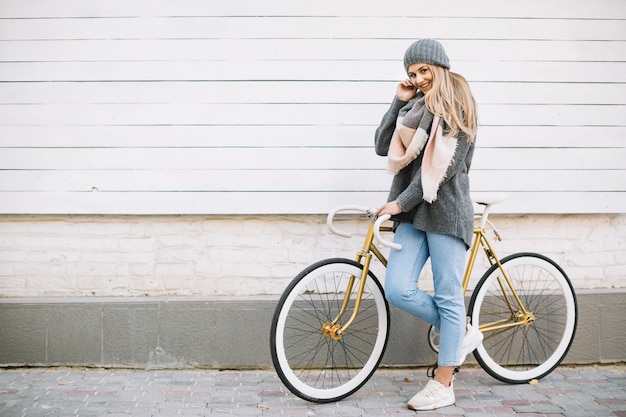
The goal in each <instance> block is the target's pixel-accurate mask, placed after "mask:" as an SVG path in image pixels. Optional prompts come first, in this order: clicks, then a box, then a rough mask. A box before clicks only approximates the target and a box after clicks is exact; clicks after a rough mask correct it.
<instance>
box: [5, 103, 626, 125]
mask: <svg viewBox="0 0 626 417" xmlns="http://www.w3.org/2000/svg"><path fill="white" fill-rule="evenodd" d="M387 108H388V105H382V104H334V103H327V104H308V103H290V104H275V103H268V104H246V103H242V104H230V103H224V104H191V105H188V104H179V105H174V104H141V105H136V104H102V105H45V104H42V105H15V106H4V108H0V125H5V126H11V125H14V126H15V125H26V126H28V125H46V126H54V125H76V126H81V125H83V126H84V125H161V124H165V125H237V124H247V125H372V124H375V125H377V124H378V121H379V120H380V118H381V117H382V115H383V114H384V113H385V111H386V110H387ZM480 118H481V123H483V124H487V125H509V126H510V125H513V126H524V125H542V126H626V106H618V105H607V106H603V105H525V104H515V105H513V104H507V105H490V104H485V105H481V106H480Z"/></svg>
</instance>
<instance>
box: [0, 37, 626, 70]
mask: <svg viewBox="0 0 626 417" xmlns="http://www.w3.org/2000/svg"><path fill="white" fill-rule="evenodd" d="M409 41H410V40H409V39H399V40H398V39H391V40H387V39H370V40H368V41H367V43H365V42H364V41H363V40H360V39H174V40H170V39H158V40H153V39H150V40H136V39H131V40H126V39H124V40H58V41H57V40H51V41H5V42H3V45H2V49H0V61H34V62H41V61H195V60H198V59H205V60H206V59H210V60H214V61H222V60H228V61H239V62H240V63H241V65H242V66H247V65H246V62H250V61H256V60H268V59H270V60H367V59H372V57H376V58H377V59H380V60H393V61H397V60H398V57H402V56H403V54H404V51H405V50H406V47H407V43H408V42H409ZM445 47H446V52H447V53H448V55H449V56H451V57H454V60H455V61H457V60H458V61H467V60H469V61H582V62H584V61H612V60H615V58H616V56H617V57H626V41H612V42H598V41H580V40H579V41H559V40H540V41H536V40H481V41H473V40H468V41H465V40H447V41H445Z"/></svg>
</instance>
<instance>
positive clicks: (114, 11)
mask: <svg viewBox="0 0 626 417" xmlns="http://www.w3.org/2000/svg"><path fill="white" fill-rule="evenodd" d="M445 14H446V15H448V16H458V17H468V16H471V17H474V16H477V17H480V16H483V17H484V16H493V17H535V18H545V17H560V18H587V19H591V18H626V6H624V3H623V2H621V1H619V0H588V1H586V2H570V1H565V0H558V1H551V2H545V1H540V0H531V1H526V2H524V3H509V2H494V1H491V0H478V1H472V2H471V3H468V2H466V1H462V0H454V1H450V2H447V7H446V8H445ZM144 15H148V16H168V17H169V16H313V17H316V16H407V15H408V16H411V15H427V16H428V15H431V16H441V15H442V5H441V4H440V3H437V2H432V3H428V2H426V3H423V4H422V3H420V7H419V8H417V9H416V8H415V3H414V2H411V1H407V0H403V1H395V2H389V3H386V4H384V7H381V6H380V4H379V3H368V2H362V1H357V0H349V1H342V2H336V1H332V0H322V1H316V2H307V3H302V2H293V1H289V0H280V1H276V0H273V1H271V2H259V1H257V0H235V1H229V2H211V3H210V7H207V3H206V1H204V0H179V1H175V2H173V1H167V0H136V1H133V2H128V1H126V0H109V1H107V2H106V4H105V5H104V4H100V3H95V4H94V3H90V2H85V1H83V0H63V1H60V0H55V1H47V2H27V1H14V2H12V3H11V7H2V8H0V17H19V18H26V17H30V18H33V17H35V18H36V17H111V16H118V17H136V16H144Z"/></svg>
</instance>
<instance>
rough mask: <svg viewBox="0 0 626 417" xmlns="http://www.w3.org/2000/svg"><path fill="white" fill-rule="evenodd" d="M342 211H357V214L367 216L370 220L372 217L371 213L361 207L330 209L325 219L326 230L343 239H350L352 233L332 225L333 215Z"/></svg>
mask: <svg viewBox="0 0 626 417" xmlns="http://www.w3.org/2000/svg"><path fill="white" fill-rule="evenodd" d="M342 211H358V212H359V213H365V214H367V216H368V217H370V218H371V217H372V216H373V211H372V210H370V209H369V208H367V207H363V206H339V207H335V208H334V209H332V210H331V211H330V213H328V217H326V224H327V225H328V228H329V229H330V231H331V232H333V233H334V234H336V235H339V236H343V237H352V233H349V232H344V231H343V230H339V229H337V228H336V227H335V226H334V225H333V219H334V217H335V215H336V214H338V213H340V212H342Z"/></svg>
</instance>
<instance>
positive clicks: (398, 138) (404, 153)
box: [388, 97, 458, 203]
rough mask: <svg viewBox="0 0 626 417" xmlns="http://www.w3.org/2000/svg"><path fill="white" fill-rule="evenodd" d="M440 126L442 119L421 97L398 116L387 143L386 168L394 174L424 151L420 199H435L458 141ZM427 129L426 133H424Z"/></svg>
mask: <svg viewBox="0 0 626 417" xmlns="http://www.w3.org/2000/svg"><path fill="white" fill-rule="evenodd" d="M443 125H444V122H443V120H441V118H440V117H439V116H433V115H432V113H431V112H430V111H429V110H428V108H427V107H426V105H425V104H424V97H422V98H420V99H418V101H417V102H416V103H415V104H414V105H413V107H412V108H411V109H410V110H409V111H408V112H407V113H406V114H405V115H404V116H398V120H397V122H396V129H395V131H394V132H393V136H392V137H391V143H390V145H389V152H388V164H389V171H390V172H391V173H393V174H394V175H395V174H397V173H398V172H400V171H401V170H402V169H403V168H405V167H406V166H408V165H409V164H410V163H411V162H413V160H415V159H416V158H417V156H418V155H419V154H420V153H421V152H422V150H423V151H424V157H423V158H422V166H421V168H420V170H421V179H422V191H423V195H424V197H423V198H424V200H425V201H427V202H429V203H432V202H433V201H435V200H436V199H437V191H439V185H440V184H441V183H442V182H443V180H444V179H445V178H446V172H447V171H448V167H450V165H452V162H453V159H454V152H455V151H456V146H457V142H458V140H457V138H456V137H453V136H444V128H443ZM428 128H430V136H428V133H427V129H428ZM424 145H426V148H425V149H424Z"/></svg>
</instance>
